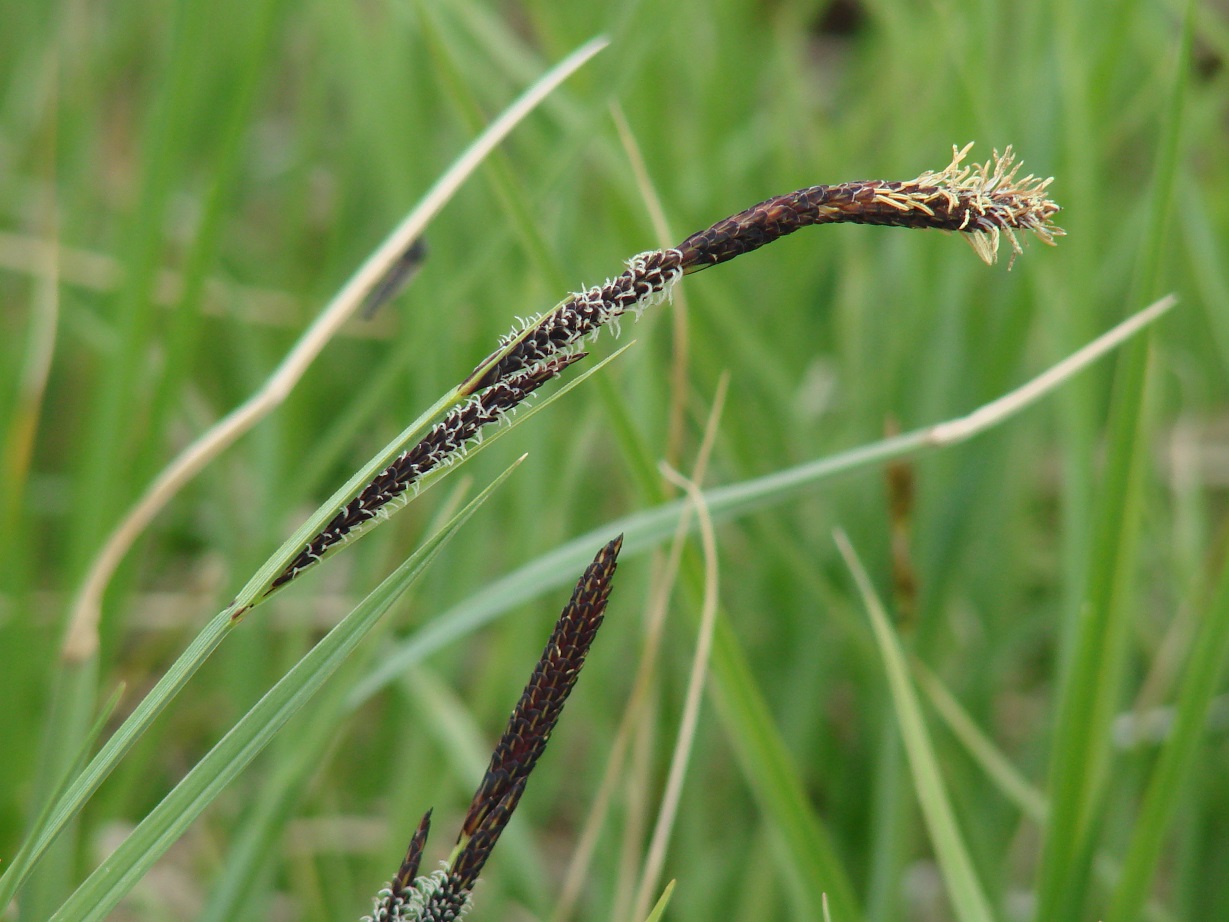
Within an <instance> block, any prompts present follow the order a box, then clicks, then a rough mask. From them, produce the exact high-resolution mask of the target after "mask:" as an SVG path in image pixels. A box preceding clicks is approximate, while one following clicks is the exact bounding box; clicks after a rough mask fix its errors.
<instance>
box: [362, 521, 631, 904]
mask: <svg viewBox="0 0 1229 922" xmlns="http://www.w3.org/2000/svg"><path fill="white" fill-rule="evenodd" d="M622 547H623V536H622V535H619V536H618V537H617V538H615V539H614V540H613V541H611V542H610V543H608V544H607V545H606V546H604V547H603V548H602V549H601V550H600V551H598V553H597V556H595V557H594V558H593V562H592V563H591V564H589V566H588V567H587V568H586V569H585V572H584V574H583V575H582V576H581V578H580V580H579V581H578V582H577V583H576V588H575V589H574V590H573V592H572V597H571V599H569V600H568V604H567V605H566V606H564V609H563V612H562V613H561V614H560V615H559V619H558V621H556V622H555V628H554V630H553V631H552V632H551V635H550V638H549V639H548V640H547V642H546V646H545V648H544V649H543V650H542V655H541V656H540V657H539V658H538V662H537V665H536V666H535V667H534V670H533V673H532V675H530V677H529V681H528V682H527V683H526V685H525V689H524V691H523V692H522V693H521V697H520V700H519V701H518V702H517V704H516V707H515V708H513V710H512V715H511V717H509V719H508V724H507V726H506V727H505V728H504V732H503V735H502V736H501V737H500V738H499V742H498V743H497V744H496V746H495V750H494V752H493V753H492V754H491V761H490V763H489V764H488V765H487V770H486V773H485V774H484V775H483V778H482V782H481V783H480V784H479V785H478V790H477V791H475V792H474V797H473V800H472V801H471V802H470V807H469V810H468V812H467V813H466V815H465V820H464V821H463V822H462V824H461V832H460V835H458V836H457V844H456V848H455V849H454V851H453V857H452V860H451V861H450V862H449V863H448V864H447V865H446V866H445V867H444V868H443V869H442V870H439V871H435V872H434V873H432V874H428V875H425V876H423V877H415V876H414V875H415V874H416V873H417V871H418V866H419V863H420V861H421V859H422V853H423V848H424V846H425V844H426V839H427V832H428V830H429V829H430V824H431V813H430V811H428V812H427V814H426V815H425V816H424V817H423V818H422V822H420V823H419V824H418V829H417V830H416V831H415V833H414V837H413V838H412V839H411V840H410V846H409V848H408V849H407V850H406V856H405V859H404V860H403V861H402V863H401V867H400V869H399V870H398V871H397V873H396V875H394V877H393V879H392V881H391V882H390V883H389V885H388V886H387V887H385V888H383V889H382V890H381V891H380V892H379V893H378V894H377V895H376V898H375V909H374V911H373V912H372V914H371V915H369V916H364V917H363V918H364V922H451V920H454V919H459V918H460V917H461V916H463V915H464V914H465V912H466V910H467V909H468V908H469V905H470V902H471V899H472V893H473V888H474V884H475V883H477V881H478V875H479V874H480V873H481V871H482V868H483V866H484V865H485V864H486V861H487V859H488V858H489V857H490V855H491V851H492V850H493V849H494V848H495V844H496V842H498V841H499V837H500V835H501V834H502V833H503V830H504V827H505V826H507V824H508V820H509V819H510V818H511V817H512V812H513V811H514V810H515V809H516V806H517V804H518V803H519V802H520V799H521V795H522V794H523V793H524V792H525V785H526V784H527V782H528V781H529V775H530V773H532V772H533V769H534V767H535V766H536V765H537V763H538V759H539V758H540V757H541V756H542V753H543V752H545V751H546V744H547V743H548V742H549V741H550V736H551V732H552V731H553V730H554V729H555V725H556V724H557V723H558V722H559V717H560V715H561V714H562V713H563V706H564V704H565V703H566V702H567V698H568V695H569V694H571V692H572V689H573V688H574V687H575V685H576V680H577V678H578V677H579V676H580V670H581V668H582V667H583V666H584V664H585V658H586V657H587V656H588V654H589V649H590V647H592V645H593V641H594V638H596V637H597V631H598V628H600V627H601V626H602V621H603V620H604V619H605V616H606V604H607V602H608V601H609V599H610V589H611V580H612V579H613V577H614V572H615V567H616V565H617V563H618V557H619V551H620V549H621V548H622Z"/></svg>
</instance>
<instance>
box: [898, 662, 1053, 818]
mask: <svg viewBox="0 0 1229 922" xmlns="http://www.w3.org/2000/svg"><path fill="white" fill-rule="evenodd" d="M913 677H914V681H915V682H917V685H918V687H919V688H921V689H922V691H924V692H925V693H926V696H927V697H928V698H929V699H930V703H931V705H932V706H933V707H934V709H935V710H936V711H937V712H938V714H939V716H940V717H942V718H943V721H944V723H946V724H947V726H948V729H949V730H951V731H952V733H953V734H955V736H956V738H957V739H959V740H960V742H961V744H963V746H964V748H965V750H966V751H967V752H968V753H969V755H970V756H972V757H973V759H974V761H976V762H977V764H978V765H980V766H981V768H982V771H984V772H985V773H986V776H987V777H988V778H990V779H991V780H992V781H993V782H994V784H995V786H996V787H997V788H998V789H999V790H1000V791H1001V792H1002V794H1003V796H1004V797H1006V798H1007V799H1008V800H1010V801H1011V802H1012V803H1013V804H1015V805H1016V807H1018V808H1019V810H1020V812H1021V813H1023V814H1024V815H1025V816H1027V817H1028V818H1029V819H1030V820H1032V821H1033V822H1034V823H1036V824H1037V825H1038V826H1042V825H1044V824H1045V820H1046V813H1047V810H1048V808H1047V805H1046V800H1045V795H1044V794H1042V793H1041V791H1039V790H1038V789H1037V788H1035V787H1034V786H1033V785H1031V784H1029V783H1028V779H1027V778H1025V777H1024V776H1023V775H1022V774H1021V773H1020V771H1019V770H1018V769H1017V768H1016V767H1015V766H1014V765H1012V764H1011V762H1009V761H1008V759H1007V757H1006V756H1005V755H1004V754H1003V752H1002V750H1000V749H999V748H998V747H997V746H995V745H994V742H993V741H992V740H990V739H989V738H988V737H987V736H986V735H985V733H983V732H982V730H981V728H980V727H978V726H977V724H975V723H974V722H973V719H972V718H971V717H970V716H969V714H968V712H967V711H965V709H964V708H962V707H961V706H960V702H958V701H957V700H956V699H955V698H953V697H952V694H951V692H949V691H948V690H947V688H946V687H945V686H944V685H943V683H942V682H941V681H939V677H938V676H936V675H935V674H934V673H933V672H931V671H930V670H929V669H927V668H926V666H925V664H924V663H920V662H916V661H915V662H914V663H913Z"/></svg>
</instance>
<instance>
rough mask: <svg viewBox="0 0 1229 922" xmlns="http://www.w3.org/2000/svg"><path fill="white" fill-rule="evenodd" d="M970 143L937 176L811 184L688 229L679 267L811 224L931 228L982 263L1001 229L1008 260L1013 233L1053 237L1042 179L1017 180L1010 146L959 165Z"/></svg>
mask: <svg viewBox="0 0 1229 922" xmlns="http://www.w3.org/2000/svg"><path fill="white" fill-rule="evenodd" d="M972 146H973V145H971V144H969V145H966V146H965V148H964V149H963V150H959V151H958V150H956V149H955V148H954V147H953V148H952V155H953V156H952V162H951V163H950V164H948V166H947V168H946V169H944V170H942V171H940V172H938V173H931V172H927V173H923V174H922V175H921V176H919V177H918V178H917V179H912V180H909V181H907V182H888V181H886V180H871V181H867V182H848V183H840V184H839V185H834V186H811V187H810V188H808V189H800V190H798V191H797V192H790V193H789V194H787V195H779V196H777V197H776V198H770V199H768V200H767V201H764V202H760V204H758V205H753V206H752V207H751V208H748V209H746V210H745V211H741V212H739V213H738V214H736V215H732V216H730V217H728V218H726V219H725V220H723V221H718V222H717V223H716V224H714V225H713V226H712V227H709V228H706V229H705V230H702V231H700V232H699V233H696V234H692V235H691V236H690V237H688V238H687V239H686V240H684V241H683V242H682V243H680V244H679V245H678V247H677V248H676V249H677V250H678V251H679V252H680V253H682V257H683V261H682V265H683V271H684V272H686V273H691V272H698V271H700V270H701V269H707V268H708V267H709V266H715V265H717V264H718V263H723V262H725V261H726V260H729V259H733V258H734V257H735V256H741V255H742V254H743V253H749V252H751V251H752V250H757V249H759V248H760V247H762V246H764V245H765V244H768V243H772V242H773V241H774V240H776V239H778V238H780V237H784V236H785V235H786V234H792V233H793V232H794V231H796V230H799V229H800V228H803V227H807V226H809V225H812V224H838V223H848V224H879V225H887V226H891V227H917V228H938V229H939V230H946V231H959V232H961V233H963V234H965V235H966V239H967V240H968V241H969V243H970V244H972V246H973V249H974V250H975V251H976V252H977V254H978V256H980V257H981V258H982V259H983V260H985V261H986V262H987V263H993V262H994V260H995V258H996V257H997V255H998V245H999V235H1000V234H1006V236H1007V238H1008V240H1009V241H1010V243H1011V247H1012V252H1013V256H1012V258H1013V260H1014V258H1015V255H1018V254H1019V253H1020V252H1022V251H1021V248H1020V243H1019V241H1018V240H1017V239H1016V236H1015V231H1017V230H1028V231H1032V232H1033V233H1035V234H1036V235H1037V236H1038V237H1039V238H1040V239H1041V240H1042V241H1044V242H1045V243H1053V242H1054V241H1053V238H1054V237H1055V236H1061V235H1062V233H1063V231H1062V229H1061V228H1058V227H1055V226H1054V225H1053V224H1051V223H1050V219H1051V218H1052V217H1053V216H1054V215H1055V214H1057V213H1058V210H1059V209H1058V205H1056V204H1055V203H1054V202H1052V201H1050V200H1049V199H1048V198H1047V197H1046V194H1045V193H1046V187H1047V186H1049V184H1050V180H1049V179H1038V178H1036V177H1034V176H1031V175H1030V176H1025V177H1023V178H1017V176H1016V174H1017V173H1018V172H1019V169H1020V165H1019V164H1018V163H1016V162H1015V155H1014V154H1013V153H1012V150H1011V148H1010V147H1008V148H1007V150H1006V151H1004V152H1003V154H1002V155H1000V154H999V153H998V152H997V151H995V154H994V157H993V159H992V160H989V161H987V162H986V163H984V164H982V165H981V166H965V167H962V166H961V165H960V164H961V162H962V161H963V160H964V157H965V154H967V153H968V151H969V148H970V147H972Z"/></svg>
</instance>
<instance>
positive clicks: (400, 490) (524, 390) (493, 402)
mask: <svg viewBox="0 0 1229 922" xmlns="http://www.w3.org/2000/svg"><path fill="white" fill-rule="evenodd" d="M584 357H585V353H583V352H578V353H572V354H568V355H556V356H552V357H550V358H549V359H546V360H544V361H542V362H539V363H536V364H534V365H533V366H532V367H530V368H528V369H526V370H523V371H521V372H519V373H518V374H515V375H511V376H509V377H507V378H504V379H502V380H500V381H496V382H495V383H493V384H492V385H491V386H490V387H488V388H487V389H486V390H484V391H483V392H482V393H480V394H478V395H477V396H476V397H473V398H472V399H470V400H468V401H467V402H465V403H463V404H461V405H460V406H458V407H455V408H454V409H453V410H452V411H450V412H449V413H448V414H447V415H446V416H445V417H444V418H443V419H441V420H440V421H439V422H438V423H436V424H435V426H433V427H432V429H431V431H430V432H428V433H427V435H426V436H425V437H424V438H423V439H422V440H421V441H420V442H419V443H418V444H417V445H415V446H414V447H413V448H411V449H409V450H408V451H404V452H402V453H401V454H400V455H398V456H397V457H396V458H395V459H393V461H392V463H391V464H389V465H388V467H386V468H384V470H382V471H380V473H378V474H376V476H375V478H374V479H373V480H372V481H371V483H369V484H368V485H367V486H366V487H364V488H363V489H362V491H360V492H359V494H358V495H357V496H356V497H354V499H352V500H350V502H348V503H347V504H346V505H345V506H343V507H342V508H341V509H340V510H338V512H337V514H336V515H334V516H333V518H332V519H331V520H330V521H329V524H328V525H326V526H325V527H324V529H323V530H322V531H321V532H320V533H319V534H318V535H316V537H314V538H312V540H311V541H309V542H308V543H307V545H306V546H305V547H304V548H303V550H301V551H300V552H299V554H298V556H297V557H295V559H294V560H293V561H291V563H290V565H289V566H287V567H286V569H285V570H283V571H282V572H281V573H280V574H279V575H278V576H277V578H276V579H274V580H273V583H272V584H271V585H270V587H269V590H268V592H273V591H274V590H276V589H280V588H281V587H282V586H284V585H285V584H286V583H288V582H290V581H291V580H292V579H294V578H295V577H296V576H298V575H299V574H300V573H302V572H303V571H304V570H305V569H307V568H308V567H310V566H311V565H312V564H314V563H316V562H317V561H319V560H320V558H321V557H322V556H323V555H324V554H325V553H326V552H327V551H328V550H329V549H331V548H333V547H335V546H336V545H338V544H341V543H342V542H344V541H350V540H353V539H354V538H356V537H358V535H359V534H361V533H362V531H363V530H364V526H367V525H368V523H370V522H371V520H372V519H374V518H376V517H377V516H383V517H387V516H388V515H390V514H391V513H392V512H394V511H395V510H397V509H399V508H400V507H401V506H403V505H405V503H406V502H407V501H408V500H409V496H408V495H407V493H408V491H410V489H411V488H413V487H415V486H416V485H417V484H418V483H419V481H421V480H422V478H423V477H424V476H425V475H426V474H428V473H430V472H431V471H433V470H436V469H437V468H440V467H443V466H445V465H447V464H451V463H452V462H453V461H455V460H456V459H457V458H458V457H460V456H461V454H462V453H463V452H464V450H465V446H466V443H468V442H469V441H470V440H471V439H474V438H476V437H478V436H479V434H480V433H481V431H482V429H483V428H485V427H486V426H489V425H491V424H492V423H497V422H499V421H501V420H503V419H505V418H506V417H507V415H508V414H509V413H510V412H511V411H512V410H514V409H516V407H517V406H519V405H520V404H521V403H522V402H523V401H524V400H525V398H526V397H528V396H529V395H530V394H532V393H533V392H534V391H536V390H537V389H538V388H539V387H541V386H542V385H543V384H545V383H546V382H547V381H549V380H551V378H554V377H556V376H557V375H558V374H559V373H560V372H561V371H563V369H565V368H567V367H568V366H569V365H571V364H572V363H573V362H576V361H579V360H580V359H582V358H584Z"/></svg>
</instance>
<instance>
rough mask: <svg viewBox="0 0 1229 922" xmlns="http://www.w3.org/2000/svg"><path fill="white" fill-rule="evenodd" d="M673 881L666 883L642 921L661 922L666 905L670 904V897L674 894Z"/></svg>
mask: <svg viewBox="0 0 1229 922" xmlns="http://www.w3.org/2000/svg"><path fill="white" fill-rule="evenodd" d="M674 883H675V882H674V881H670V883H668V884H666V889H665V890H663V891H662V892H661V896H660V897H659V898H658V900H657V904H656V905H655V906H654V907H653V911H652V912H650V913H649V914H648V915H647V916H646V917H645V919H644V922H661V917H662V916H663V915H664V914H665V912H666V907H667V906H669V905H670V897H672V896H674Z"/></svg>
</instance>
